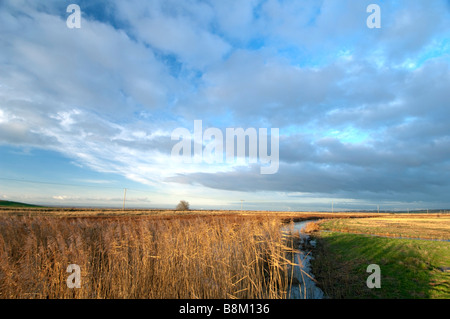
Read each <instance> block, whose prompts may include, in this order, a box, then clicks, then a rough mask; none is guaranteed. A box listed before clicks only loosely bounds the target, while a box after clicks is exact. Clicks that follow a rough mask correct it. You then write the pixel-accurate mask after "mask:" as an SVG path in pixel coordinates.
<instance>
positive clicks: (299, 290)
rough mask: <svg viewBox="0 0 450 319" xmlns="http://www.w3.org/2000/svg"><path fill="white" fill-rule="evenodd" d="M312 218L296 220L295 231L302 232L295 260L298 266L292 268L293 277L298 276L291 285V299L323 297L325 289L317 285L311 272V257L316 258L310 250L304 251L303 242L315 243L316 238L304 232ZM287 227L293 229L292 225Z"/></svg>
mask: <svg viewBox="0 0 450 319" xmlns="http://www.w3.org/2000/svg"><path fill="white" fill-rule="evenodd" d="M310 222H311V220H306V221H300V222H294V229H293V231H294V232H297V231H298V232H299V234H300V244H299V247H298V248H299V253H297V254H295V256H294V261H295V263H296V264H297V265H298V266H294V269H292V272H293V277H294V278H296V279H297V280H295V284H293V285H292V287H291V293H290V299H323V298H324V293H323V291H322V290H321V289H320V288H319V287H317V286H316V283H315V282H314V280H313V278H314V275H313V274H312V273H311V265H310V262H311V259H312V258H314V257H313V256H312V254H311V252H309V251H302V250H301V247H302V246H303V244H305V243H308V244H310V245H312V246H314V245H315V242H314V240H310V238H309V235H308V234H305V233H303V232H302V229H303V228H305V227H306V225H307V224H308V223H310ZM286 229H291V228H290V227H288V228H286Z"/></svg>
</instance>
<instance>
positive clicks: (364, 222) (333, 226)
mask: <svg viewBox="0 0 450 319" xmlns="http://www.w3.org/2000/svg"><path fill="white" fill-rule="evenodd" d="M321 229H323V230H335V231H339V232H348V233H360V234H374V235H381V236H391V237H407V238H428V239H449V240H450V215H449V214H443V215H439V214H433V215H432V216H429V215H419V216H417V215H405V216H384V217H375V218H369V219H366V218H352V219H339V220H329V221H325V222H323V223H321Z"/></svg>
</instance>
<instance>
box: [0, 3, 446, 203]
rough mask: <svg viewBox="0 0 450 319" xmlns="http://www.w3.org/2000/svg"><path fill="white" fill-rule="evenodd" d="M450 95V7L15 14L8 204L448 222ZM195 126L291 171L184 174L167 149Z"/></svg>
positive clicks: (44, 9)
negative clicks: (414, 217) (355, 212)
mask: <svg viewBox="0 0 450 319" xmlns="http://www.w3.org/2000/svg"><path fill="white" fill-rule="evenodd" d="M72 3H75V4H78V5H79V6H80V8H81V11H82V16H81V28H79V29H69V28H68V27H67V25H66V19H67V18H68V16H69V13H67V12H66V8H67V6H68V5H69V4H72ZM372 3H377V4H379V5H380V8H381V28H380V29H369V28H367V25H366V19H367V17H368V16H369V13H367V12H366V8H367V6H368V5H369V4H372ZM449 83H450V3H449V1H445V0H434V1H431V2H430V1H424V0H402V1H374V0H339V1H336V0H311V1H289V0H283V1H280V0H249V1H238V0H227V1H195V0H190V1H181V0H164V1H163V0H154V1H141V0H132V1H119V0H111V1H74V0H70V1H63V0H49V1H27V0H15V1H13V0H4V1H2V2H1V3H0V199H6V200H16V201H25V202H29V203H37V204H47V205H65V206H107V207H122V205H123V196H124V189H125V188H126V189H127V201H126V205H127V207H143V208H160V207H167V208H172V207H174V206H175V205H176V204H177V203H178V201H179V200H182V199H183V200H187V201H189V202H190V204H191V206H192V207H193V208H205V209H207V208H215V209H240V207H241V200H245V201H244V208H246V209H263V210H265V209H269V210H329V209H330V208H331V203H333V205H334V208H335V209H374V208H377V205H380V207H381V209H393V210H394V209H408V208H409V209H418V208H422V209H427V208H430V209H432V208H448V207H449V206H450V199H449V196H448V194H449V193H450V178H449V177H450V125H449V124H448V120H449V118H450V108H449V102H448V101H450V90H449V89H448V88H449ZM194 120H202V123H203V127H204V128H207V127H213V128H218V129H220V130H222V131H223V132H224V133H225V130H226V128H243V129H247V128H255V129H257V130H258V129H259V128H268V129H269V130H270V128H279V132H280V139H279V142H280V143H279V170H278V171H277V173H276V174H271V175H263V174H261V173H260V163H256V164H254V163H248V162H247V163H246V162H244V163H243V162H242V161H236V163H234V164H230V163H223V164H221V163H215V164H208V163H205V162H202V163H192V164H188V163H180V162H179V161H177V160H175V159H174V158H173V156H171V150H172V148H173V147H174V145H175V144H176V143H177V142H176V141H173V140H171V134H172V132H173V130H175V129H176V128H186V129H188V130H189V131H191V132H193V126H194Z"/></svg>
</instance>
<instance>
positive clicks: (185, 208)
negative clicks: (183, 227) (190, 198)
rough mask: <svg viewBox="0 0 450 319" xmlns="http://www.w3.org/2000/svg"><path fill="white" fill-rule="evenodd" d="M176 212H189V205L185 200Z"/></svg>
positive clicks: (180, 203)
mask: <svg viewBox="0 0 450 319" xmlns="http://www.w3.org/2000/svg"><path fill="white" fill-rule="evenodd" d="M176 210H189V203H188V202H187V201H185V200H180V202H179V203H178V205H177V208H176Z"/></svg>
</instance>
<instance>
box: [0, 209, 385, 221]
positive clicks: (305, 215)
mask: <svg viewBox="0 0 450 319" xmlns="http://www.w3.org/2000/svg"><path fill="white" fill-rule="evenodd" d="M0 215H3V216H7V215H9V216H52V217H133V216H150V217H175V216H211V215H217V216H218V215H240V216H255V215H259V216H276V217H280V218H294V219H295V218H298V219H321V218H355V217H361V218H364V217H375V216H391V215H392V214H389V213H371V212H334V213H330V212H287V211H250V210H244V211H240V210H188V211H178V210H173V209H125V210H123V209H108V208H64V207H1V206H0Z"/></svg>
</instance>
